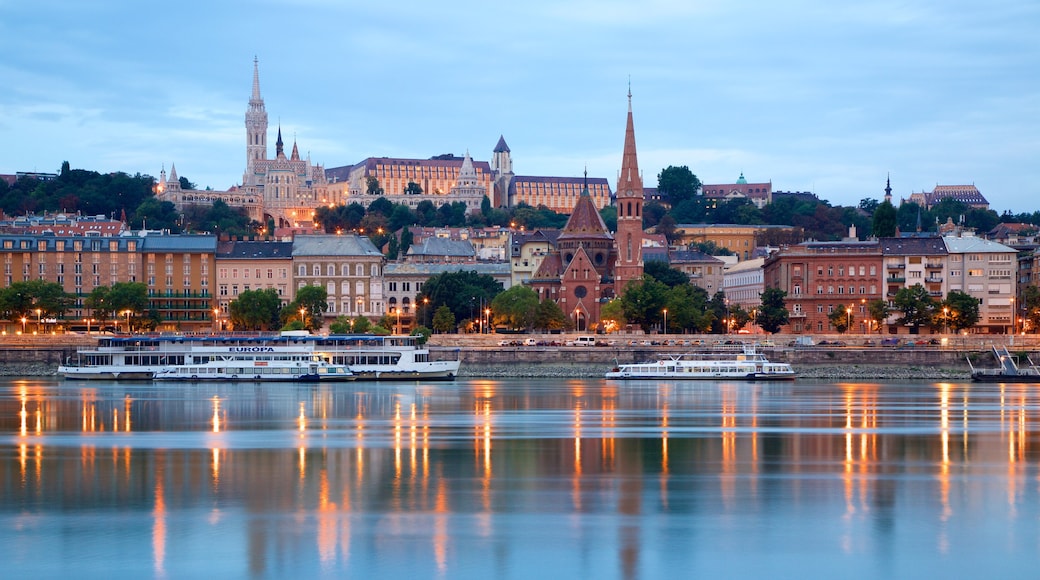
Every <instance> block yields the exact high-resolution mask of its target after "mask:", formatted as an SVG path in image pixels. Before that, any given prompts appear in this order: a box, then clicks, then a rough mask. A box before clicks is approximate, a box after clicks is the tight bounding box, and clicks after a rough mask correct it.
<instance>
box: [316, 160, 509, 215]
mask: <svg viewBox="0 0 1040 580" xmlns="http://www.w3.org/2000/svg"><path fill="white" fill-rule="evenodd" d="M326 175H327V176H328V181H329V184H328V188H327V190H328V194H329V198H330V199H331V200H336V201H335V203H337V204H342V203H345V204H351V203H354V202H357V203H360V204H361V205H363V206H365V207H368V206H369V204H371V203H372V202H373V201H375V200H376V199H379V198H385V199H387V200H388V201H391V202H393V203H398V204H402V205H406V206H408V207H410V208H412V209H415V208H416V207H418V205H419V204H420V203H421V202H423V201H429V202H432V203H433V204H434V205H435V206H437V207H440V206H442V205H444V204H446V203H447V204H450V203H455V202H462V203H464V204H466V213H476V212H478V211H480V205H481V203H483V201H484V197H485V196H486V197H488V198H489V199H490V198H491V196H492V193H493V187H492V186H493V184H492V174H491V166H490V165H488V162H487V161H473V159H472V158H470V156H469V152H466V156H465V157H463V158H458V157H451V158H450V159H444V158H440V159H398V158H393V157H369V158H368V159H365V160H364V161H362V162H360V163H358V164H357V165H348V166H345V167H334V168H332V169H329V170H328V171H327V172H326ZM369 180H375V183H377V184H378V187H379V189H380V190H382V193H379V194H373V193H370V192H369V185H368V184H369ZM410 184H414V185H415V186H418V187H419V188H420V189H421V190H422V191H421V193H409V191H410V189H409V187H410ZM412 190H414V186H413V187H412ZM491 201H492V204H494V200H491Z"/></svg>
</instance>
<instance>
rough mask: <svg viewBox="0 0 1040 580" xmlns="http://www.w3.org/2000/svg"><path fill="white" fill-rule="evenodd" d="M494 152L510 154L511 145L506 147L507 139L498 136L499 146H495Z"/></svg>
mask: <svg viewBox="0 0 1040 580" xmlns="http://www.w3.org/2000/svg"><path fill="white" fill-rule="evenodd" d="M494 152H495V153H508V152H509V145H506V138H505V137H503V136H502V135H499V136H498V144H497V145H495V149H494Z"/></svg>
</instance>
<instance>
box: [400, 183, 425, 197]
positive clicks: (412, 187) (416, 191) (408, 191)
mask: <svg viewBox="0 0 1040 580" xmlns="http://www.w3.org/2000/svg"><path fill="white" fill-rule="evenodd" d="M422 192H423V190H422V187H420V186H419V184H418V183H416V182H414V181H409V182H408V185H407V186H405V188H404V193H405V195H422Z"/></svg>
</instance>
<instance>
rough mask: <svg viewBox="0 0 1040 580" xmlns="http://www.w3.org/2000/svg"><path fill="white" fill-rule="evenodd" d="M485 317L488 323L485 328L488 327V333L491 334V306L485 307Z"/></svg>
mask: <svg viewBox="0 0 1040 580" xmlns="http://www.w3.org/2000/svg"><path fill="white" fill-rule="evenodd" d="M484 318H486V319H487V324H486V325H485V328H487V333H488V334H491V309H490V308H485V309H484Z"/></svg>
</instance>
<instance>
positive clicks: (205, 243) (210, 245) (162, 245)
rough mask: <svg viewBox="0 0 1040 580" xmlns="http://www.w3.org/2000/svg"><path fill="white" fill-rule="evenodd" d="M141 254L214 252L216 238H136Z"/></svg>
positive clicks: (194, 236) (184, 236) (164, 236)
mask: <svg viewBox="0 0 1040 580" xmlns="http://www.w3.org/2000/svg"><path fill="white" fill-rule="evenodd" d="M137 239H138V240H140V241H141V245H140V247H139V248H138V249H139V251H142V252H215V251H216V250H217V236H197V235H153V234H149V235H147V236H142V237H139V238H137Z"/></svg>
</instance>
